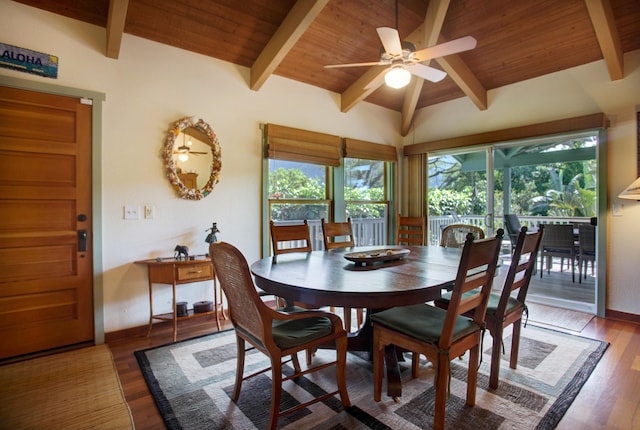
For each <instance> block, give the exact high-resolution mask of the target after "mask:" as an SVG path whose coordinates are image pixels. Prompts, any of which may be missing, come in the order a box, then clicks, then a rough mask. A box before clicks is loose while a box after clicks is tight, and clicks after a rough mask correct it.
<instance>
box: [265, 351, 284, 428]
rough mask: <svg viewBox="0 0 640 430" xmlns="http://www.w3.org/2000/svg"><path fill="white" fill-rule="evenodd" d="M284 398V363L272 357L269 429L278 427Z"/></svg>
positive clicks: (278, 358)
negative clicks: (281, 402) (281, 400)
mask: <svg viewBox="0 0 640 430" xmlns="http://www.w3.org/2000/svg"><path fill="white" fill-rule="evenodd" d="M281 396H282V362H281V358H280V357H271V410H270V411H269V425H268V426H267V428H269V429H271V430H275V429H276V428H277V426H278V415H279V413H280V398H281Z"/></svg>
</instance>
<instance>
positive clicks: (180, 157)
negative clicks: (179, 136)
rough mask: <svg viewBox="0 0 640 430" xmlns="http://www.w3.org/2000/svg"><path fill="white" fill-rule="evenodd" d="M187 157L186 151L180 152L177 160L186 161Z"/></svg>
mask: <svg viewBox="0 0 640 430" xmlns="http://www.w3.org/2000/svg"><path fill="white" fill-rule="evenodd" d="M188 159H189V155H188V154H187V153H186V152H181V153H180V154H179V155H178V160H180V161H187V160H188Z"/></svg>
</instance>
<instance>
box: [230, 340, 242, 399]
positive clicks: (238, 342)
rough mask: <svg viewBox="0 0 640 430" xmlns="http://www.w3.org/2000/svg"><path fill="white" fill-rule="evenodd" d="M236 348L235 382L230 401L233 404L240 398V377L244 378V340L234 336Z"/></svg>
mask: <svg viewBox="0 0 640 430" xmlns="http://www.w3.org/2000/svg"><path fill="white" fill-rule="evenodd" d="M236 347H237V349H238V354H237V357H236V382H235V384H234V386H233V396H232V397H231V400H233V401H234V402H235V401H237V400H238V398H239V397H240V389H241V388H242V377H243V376H244V348H245V345H244V339H242V338H241V337H240V336H237V335H236Z"/></svg>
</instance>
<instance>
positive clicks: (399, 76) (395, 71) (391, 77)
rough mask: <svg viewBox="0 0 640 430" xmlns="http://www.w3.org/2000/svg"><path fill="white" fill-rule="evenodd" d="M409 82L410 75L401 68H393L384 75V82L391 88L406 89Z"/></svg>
mask: <svg viewBox="0 0 640 430" xmlns="http://www.w3.org/2000/svg"><path fill="white" fill-rule="evenodd" d="M410 80H411V73H409V71H408V70H407V69H405V68H404V67H402V66H394V67H392V68H391V70H389V71H388V72H387V73H386V74H385V75H384V82H385V83H386V84H387V86H390V87H391V88H396V89H398V88H402V87H406V86H407V85H408V84H409V81H410Z"/></svg>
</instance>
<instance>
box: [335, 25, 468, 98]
mask: <svg viewBox="0 0 640 430" xmlns="http://www.w3.org/2000/svg"><path fill="white" fill-rule="evenodd" d="M376 30H377V32H378V37H380V41H381V42H382V46H383V49H384V51H383V50H381V55H380V60H379V61H372V62H367V63H351V64H330V65H326V66H324V67H325V68H326V69H332V68H338V67H362V66H389V68H388V69H387V70H386V71H384V72H383V73H381V74H380V75H379V76H378V78H377V79H375V80H374V81H373V82H371V83H370V84H369V85H368V86H367V89H368V88H371V87H373V86H374V85H375V86H379V85H380V82H379V80H380V79H382V77H384V80H385V82H386V83H387V85H388V86H390V87H392V88H402V87H404V86H406V85H407V84H408V83H409V81H410V80H411V75H414V76H417V77H419V78H422V79H426V80H428V81H431V82H440V81H441V80H443V79H444V78H445V76H447V74H446V73H445V72H443V71H442V70H439V69H436V68H433V67H430V66H427V65H424V64H420V63H422V62H424V61H427V60H431V59H433V58H438V57H444V56H446V55H451V54H456V53H458V52H463V51H468V50H470V49H473V48H475V47H476V44H477V41H476V39H475V38H474V37H472V36H465V37H462V38H460V39H455V40H452V41H449V42H445V43H441V44H439V45H434V46H432V47H429V48H425V49H421V50H419V51H416V47H415V46H414V45H413V44H412V43H410V42H403V41H401V40H400V35H399V34H398V30H396V29H395V28H390V27H378V28H377V29H376Z"/></svg>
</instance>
